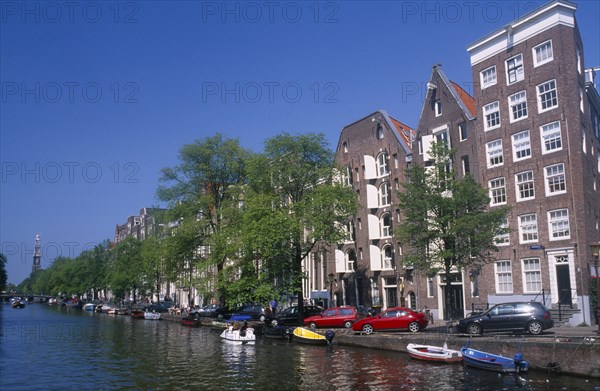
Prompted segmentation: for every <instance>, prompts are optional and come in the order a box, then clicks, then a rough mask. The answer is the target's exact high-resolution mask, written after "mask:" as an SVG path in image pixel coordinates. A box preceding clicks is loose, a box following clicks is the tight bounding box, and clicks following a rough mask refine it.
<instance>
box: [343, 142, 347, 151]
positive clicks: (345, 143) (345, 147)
mask: <svg viewBox="0 0 600 391" xmlns="http://www.w3.org/2000/svg"><path fill="white" fill-rule="evenodd" d="M342 148H344V153H348V143H347V142H345V141H344V143H343V144H342Z"/></svg>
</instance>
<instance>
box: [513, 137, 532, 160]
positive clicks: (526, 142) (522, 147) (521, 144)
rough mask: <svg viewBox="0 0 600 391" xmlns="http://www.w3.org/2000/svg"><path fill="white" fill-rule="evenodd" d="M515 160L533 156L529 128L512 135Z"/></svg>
mask: <svg viewBox="0 0 600 391" xmlns="http://www.w3.org/2000/svg"><path fill="white" fill-rule="evenodd" d="M512 144H513V145H512V150H513V161H515V162H517V161H519V160H523V159H527V158H530V157H531V141H530V139H529V130H524V131H522V132H519V133H515V134H513V136H512Z"/></svg>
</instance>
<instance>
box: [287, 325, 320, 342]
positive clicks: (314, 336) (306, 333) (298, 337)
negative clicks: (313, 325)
mask: <svg viewBox="0 0 600 391" xmlns="http://www.w3.org/2000/svg"><path fill="white" fill-rule="evenodd" d="M294 341H296V342H299V343H305V344H310V345H327V338H325V336H324V335H321V334H319V333H316V332H314V331H311V330H308V329H305V328H304V327H296V328H295V329H294Z"/></svg>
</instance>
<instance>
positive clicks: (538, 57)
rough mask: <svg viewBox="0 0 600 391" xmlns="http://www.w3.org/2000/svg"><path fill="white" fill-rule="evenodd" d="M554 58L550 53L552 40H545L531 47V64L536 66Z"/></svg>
mask: <svg viewBox="0 0 600 391" xmlns="http://www.w3.org/2000/svg"><path fill="white" fill-rule="evenodd" d="M553 58H554V56H553V54H552V41H546V42H544V43H542V44H540V45H537V46H535V47H534V48H533V66H535V67H538V66H540V65H543V64H545V63H547V62H550V61H552V59H553Z"/></svg>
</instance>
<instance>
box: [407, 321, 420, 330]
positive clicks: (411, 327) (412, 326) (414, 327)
mask: <svg viewBox="0 0 600 391" xmlns="http://www.w3.org/2000/svg"><path fill="white" fill-rule="evenodd" d="M419 330H421V326H419V324H418V323H417V322H410V324H409V325H408V331H410V332H411V333H416V332H417V331H419Z"/></svg>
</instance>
